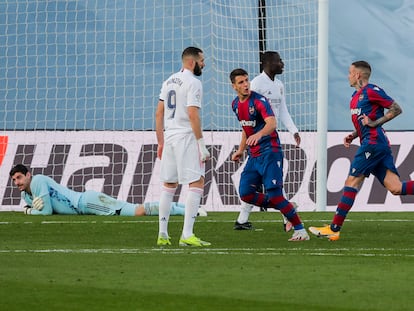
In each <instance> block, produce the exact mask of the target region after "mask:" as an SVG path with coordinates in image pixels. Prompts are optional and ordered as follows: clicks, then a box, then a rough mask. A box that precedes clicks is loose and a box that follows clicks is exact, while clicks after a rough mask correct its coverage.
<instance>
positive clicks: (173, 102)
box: [160, 69, 203, 138]
mask: <svg viewBox="0 0 414 311" xmlns="http://www.w3.org/2000/svg"><path fill="white" fill-rule="evenodd" d="M202 97H203V88H202V84H201V81H200V80H198V79H197V78H196V77H195V76H194V74H193V73H192V72H191V71H190V70H188V69H182V70H181V71H179V72H177V73H174V74H173V75H171V76H170V77H169V78H168V79H167V80H165V81H164V83H163V84H162V88H161V93H160V100H162V101H164V130H165V131H164V135H165V136H166V138H168V137H171V136H172V135H175V134H188V133H192V128H191V123H190V119H189V117H188V111H187V108H188V107H189V106H196V107H199V108H201V100H202Z"/></svg>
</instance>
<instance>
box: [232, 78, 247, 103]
mask: <svg viewBox="0 0 414 311" xmlns="http://www.w3.org/2000/svg"><path fill="white" fill-rule="evenodd" d="M232 86H233V89H234V90H235V91H236V93H237V96H238V97H239V98H240V100H244V99H246V98H247V97H249V95H250V81H249V76H237V77H236V78H235V79H234V83H233V84H232Z"/></svg>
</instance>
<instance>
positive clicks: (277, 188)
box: [260, 153, 309, 241]
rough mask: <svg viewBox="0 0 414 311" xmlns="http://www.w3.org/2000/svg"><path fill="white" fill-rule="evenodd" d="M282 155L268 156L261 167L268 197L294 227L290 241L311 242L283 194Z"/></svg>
mask: <svg viewBox="0 0 414 311" xmlns="http://www.w3.org/2000/svg"><path fill="white" fill-rule="evenodd" d="M282 161H283V154H282V153H271V154H269V155H267V156H266V157H265V158H264V159H263V162H262V165H261V166H260V170H261V171H260V172H261V174H262V179H263V185H264V187H265V190H266V193H267V195H268V201H269V206H270V207H273V208H276V209H278V210H279V211H280V212H281V213H282V214H283V215H284V216H285V217H286V218H287V219H288V220H289V221H290V222H291V223H292V225H293V228H294V233H293V235H292V237H291V238H290V239H289V241H304V240H309V235H308V233H307V232H306V229H305V227H304V225H303V223H302V220H301V219H300V217H299V214H298V213H297V212H296V209H295V208H294V206H293V204H292V203H290V202H289V201H288V200H287V199H286V198H285V196H284V193H283V170H282V165H281V163H282Z"/></svg>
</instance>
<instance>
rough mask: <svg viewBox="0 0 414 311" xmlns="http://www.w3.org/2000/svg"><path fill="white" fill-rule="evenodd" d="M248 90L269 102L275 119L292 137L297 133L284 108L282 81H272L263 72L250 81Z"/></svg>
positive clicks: (285, 107) (287, 111)
mask: <svg viewBox="0 0 414 311" xmlns="http://www.w3.org/2000/svg"><path fill="white" fill-rule="evenodd" d="M250 88H251V89H252V91H255V92H257V93H259V94H261V95H263V96H265V97H266V98H267V99H268V100H269V102H270V105H271V106H272V109H273V113H274V114H275V116H276V119H277V120H278V121H279V120H280V121H281V122H282V123H283V125H284V126H285V127H286V128H287V129H288V131H289V132H290V133H291V134H292V135H293V134H295V133H298V128H297V127H296V125H295V123H293V120H292V117H291V116H290V114H289V110H288V109H287V106H286V97H285V87H284V85H283V82H282V81H280V80H279V79H276V78H275V80H274V81H272V79H270V78H269V76H268V75H267V74H266V73H265V72H262V73H261V74H260V75H258V76H256V77H255V78H254V79H253V80H252V81H251V84H250Z"/></svg>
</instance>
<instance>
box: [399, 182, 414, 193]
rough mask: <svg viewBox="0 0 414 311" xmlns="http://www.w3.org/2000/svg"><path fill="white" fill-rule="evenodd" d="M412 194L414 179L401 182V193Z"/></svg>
mask: <svg viewBox="0 0 414 311" xmlns="http://www.w3.org/2000/svg"><path fill="white" fill-rule="evenodd" d="M407 194H414V180H406V181H403V182H402V187H401V195H407Z"/></svg>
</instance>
